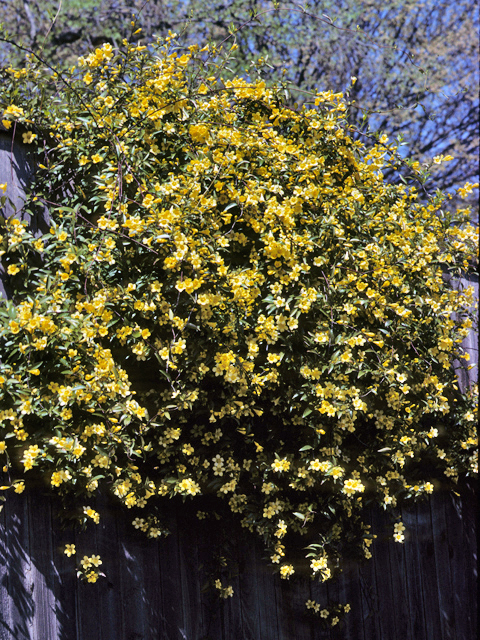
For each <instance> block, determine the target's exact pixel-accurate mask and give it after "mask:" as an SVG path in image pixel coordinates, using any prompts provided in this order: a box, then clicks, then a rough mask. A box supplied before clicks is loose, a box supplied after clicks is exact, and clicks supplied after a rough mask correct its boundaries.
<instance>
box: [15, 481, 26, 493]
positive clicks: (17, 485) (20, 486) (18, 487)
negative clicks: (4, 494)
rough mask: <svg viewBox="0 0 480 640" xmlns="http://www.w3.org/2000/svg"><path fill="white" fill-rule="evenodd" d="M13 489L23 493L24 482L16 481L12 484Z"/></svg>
mask: <svg viewBox="0 0 480 640" xmlns="http://www.w3.org/2000/svg"><path fill="white" fill-rule="evenodd" d="M13 487H14V491H15V493H23V491H24V490H25V483H24V482H16V483H15V484H14V485H13Z"/></svg>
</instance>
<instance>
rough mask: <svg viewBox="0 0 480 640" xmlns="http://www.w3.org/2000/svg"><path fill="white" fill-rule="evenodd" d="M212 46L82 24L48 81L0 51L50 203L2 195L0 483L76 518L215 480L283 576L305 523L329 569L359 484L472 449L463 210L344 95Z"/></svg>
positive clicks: (393, 482) (199, 488)
mask: <svg viewBox="0 0 480 640" xmlns="http://www.w3.org/2000/svg"><path fill="white" fill-rule="evenodd" d="M218 60H219V59H218V52H216V53H215V52H212V51H211V50H209V49H208V47H206V48H204V49H202V50H200V49H198V48H196V49H195V48H194V49H192V50H191V51H188V52H185V51H181V50H179V48H178V46H177V45H176V44H175V41H174V40H173V39H171V38H169V39H167V41H166V42H164V43H159V44H158V47H157V49H156V51H155V52H152V51H150V50H147V49H146V48H145V47H142V46H133V45H128V44H126V45H125V47H124V49H123V50H122V51H121V52H118V51H116V50H114V49H113V48H112V47H111V46H110V45H104V46H103V47H100V48H98V49H96V50H95V51H94V52H92V53H91V54H89V55H88V56H86V57H84V58H83V59H81V60H79V64H78V66H77V67H76V68H74V69H73V70H72V71H71V76H70V77H69V82H68V84H67V85H65V86H63V87H62V89H61V90H59V87H58V86H56V83H59V82H61V80H60V79H59V78H58V77H57V76H53V77H52V76H48V74H47V75H45V74H46V72H45V71H44V70H42V69H40V68H38V67H32V68H31V69H27V70H26V72H25V74H23V75H22V76H21V79H19V78H18V77H16V76H14V75H12V77H11V78H9V75H8V73H7V78H6V81H5V87H4V91H3V96H2V98H1V99H0V115H1V117H2V118H3V121H4V124H5V122H7V123H9V125H11V123H12V122H16V121H18V122H23V123H24V124H28V129H29V130H31V136H30V137H29V139H28V142H30V143H31V146H32V148H34V149H35V150H36V152H37V153H38V158H39V163H38V170H37V172H36V175H35V181H34V183H33V185H32V187H31V189H30V194H31V195H29V197H28V199H27V201H26V203H25V209H26V210H28V212H29V214H32V215H36V216H40V215H41V214H43V212H44V207H48V211H49V225H48V229H47V228H46V229H44V230H43V231H42V230H40V231H39V230H38V229H36V230H34V229H33V228H32V227H31V226H29V225H28V223H27V221H26V218H25V219H18V218H17V217H14V216H12V217H10V218H7V219H2V218H0V255H1V259H2V264H3V266H4V271H5V273H6V278H7V285H8V286H7V290H8V291H9V292H11V296H10V299H9V300H3V301H2V303H1V305H0V349H1V353H2V360H1V362H0V461H1V466H2V467H3V468H4V470H5V473H6V475H7V478H8V480H7V481H5V482H4V490H7V489H8V488H10V487H12V488H13V489H14V490H15V491H17V492H20V491H22V490H23V488H24V486H25V484H24V483H25V482H27V486H28V478H29V477H32V478H33V477H37V478H38V477H41V478H43V480H44V482H45V483H46V484H47V485H48V486H49V487H50V489H51V490H52V491H53V492H55V493H58V494H59V495H61V496H62V497H63V499H64V500H65V501H66V502H68V501H70V503H72V502H73V503H74V504H75V508H76V512H77V515H78V519H79V521H81V522H82V523H84V524H87V523H89V522H93V523H98V522H99V519H100V517H101V514H100V513H99V511H100V508H99V507H97V508H98V509H99V511H97V510H96V509H95V508H93V507H91V506H90V505H92V504H93V505H94V507H95V506H96V504H95V502H94V501H93V500H94V498H95V494H96V493H97V491H100V490H107V491H109V492H110V493H111V495H112V496H113V499H115V500H116V501H118V502H119V503H120V504H122V505H123V506H124V507H125V509H126V510H127V509H128V510H129V511H128V512H127V513H128V514H129V515H130V514H131V521H132V522H133V526H134V527H135V528H136V529H137V530H138V531H140V532H142V533H144V534H145V535H147V536H148V537H150V538H157V537H159V536H161V535H165V534H166V533H167V531H166V528H165V527H164V525H163V524H162V521H161V505H162V502H164V501H165V500H172V501H174V502H176V503H177V504H178V505H179V508H188V503H189V502H190V501H192V502H195V508H197V506H202V500H204V499H205V497H208V498H212V496H213V497H215V499H216V500H217V502H218V504H221V505H222V508H223V513H224V514H229V515H228V517H231V518H233V519H235V520H238V521H239V522H240V524H241V526H242V527H244V528H245V529H246V530H248V531H251V532H253V533H255V534H257V535H258V536H260V537H261V539H262V540H263V541H264V542H265V545H266V548H267V552H268V556H269V557H270V559H271V562H272V564H273V565H274V567H275V568H276V570H277V571H278V572H279V573H280V576H281V577H282V578H285V579H288V578H289V577H290V576H291V575H293V573H294V572H295V571H296V570H298V567H297V559H296V557H295V553H294V550H295V549H296V548H297V547H300V549H303V550H304V549H305V545H306V542H307V543H310V546H308V547H307V548H308V549H309V550H311V551H312V554H313V555H309V556H307V557H309V558H311V560H310V561H309V571H310V575H311V576H312V577H313V578H316V579H320V580H326V579H328V578H330V577H331V576H332V575H334V573H335V571H336V567H338V566H339V562H338V560H339V556H341V554H342V553H343V550H342V549H343V547H342V545H345V544H347V543H346V542H345V541H346V540H349V541H350V542H348V544H356V545H357V546H358V547H359V548H360V549H362V551H363V553H364V555H365V556H367V557H369V555H371V549H373V547H371V543H372V540H373V536H372V534H371V533H370V531H369V528H368V526H367V525H366V524H365V523H364V522H363V507H364V505H363V502H364V497H365V496H368V499H369V500H375V501H376V502H378V503H379V504H381V505H382V506H383V507H385V508H390V509H394V508H395V506H396V505H398V504H400V502H401V501H402V500H404V499H412V500H414V499H416V498H418V497H422V496H425V494H429V493H431V492H432V491H433V489H434V487H436V486H437V485H438V484H439V482H451V481H455V480H456V479H457V478H458V477H459V475H460V474H464V473H474V472H475V470H476V464H477V462H476V459H474V458H475V456H474V452H473V451H472V449H473V448H474V443H475V442H476V440H475V437H476V434H475V432H474V420H473V416H474V415H475V413H474V404H475V390H474V389H473V388H472V389H471V390H468V391H467V392H465V393H462V392H461V391H460V389H459V388H458V384H457V382H456V374H455V371H454V369H453V367H452V364H453V362H454V361H457V362H463V365H458V366H464V367H465V368H468V367H470V366H471V364H469V363H468V357H467V356H468V354H466V353H465V351H464V349H463V347H462V344H461V343H462V340H463V339H464V338H465V337H466V336H467V335H468V333H469V331H470V330H471V327H472V322H473V317H474V313H473V311H472V305H473V291H472V290H471V289H469V288H467V287H462V286H460V285H459V286H456V285H454V282H455V281H458V278H459V277H460V276H461V275H462V274H466V273H468V271H469V270H470V269H471V267H472V264H473V256H474V252H475V247H476V234H475V230H474V228H473V227H472V225H471V224H470V223H469V222H468V220H467V218H468V212H466V211H463V212H460V213H459V214H458V216H457V217H455V216H453V214H452V215H450V214H447V213H446V212H445V211H444V208H443V200H444V198H443V196H442V195H441V194H437V195H436V196H434V197H432V198H430V199H429V200H428V201H422V200H421V199H420V197H419V193H418V191H417V190H416V189H415V186H414V181H415V179H416V174H415V172H414V171H413V170H412V175H411V178H412V184H411V185H405V184H401V183H399V184H391V183H388V182H387V181H386V180H385V178H384V175H385V173H386V172H387V171H389V172H390V173H392V172H394V171H395V170H396V167H397V165H398V163H399V162H401V158H400V156H399V154H398V152H397V149H396V147H395V146H394V145H392V144H390V143H387V142H388V141H384V140H383V141H382V140H381V141H380V142H379V143H378V144H372V145H369V146H366V145H364V144H363V143H362V141H360V140H359V139H358V137H357V136H356V135H355V132H353V131H352V130H351V129H350V127H349V124H348V117H347V116H348V105H346V103H345V100H344V97H343V96H342V95H341V94H334V93H332V92H324V93H318V94H316V95H315V96H312V100H311V102H310V103H308V101H307V103H306V106H304V107H303V108H301V109H296V108H291V107H289V106H288V105H287V104H286V103H285V101H284V98H283V97H282V95H283V94H282V93H281V90H280V88H279V87H274V86H273V87H269V86H268V85H267V84H266V83H265V82H263V81H255V80H251V81H247V80H245V79H242V78H236V79H234V80H229V81H224V80H223V79H222V74H221V65H219V66H217V67H216V66H215V65H216V64H219V63H218ZM32 64H33V63H32ZM42 74H43V75H42ZM30 80H32V82H30ZM33 80H35V82H33ZM40 80H42V82H40ZM22 82H25V84H24V85H22V84H21V83H22ZM19 83H20V84H19ZM32 86H37V87H39V89H38V90H39V91H40V90H41V89H40V87H50V89H51V91H50V94H49V97H48V99H47V97H46V98H45V99H44V100H43V99H42V100H36V99H32V95H33V94H32V91H33V90H32ZM5 126H6V125H5ZM40 134H41V135H40ZM447 160H448V158H447V157H444V158H441V161H442V162H446V161H447ZM435 161H439V162H440V160H439V159H438V158H437V159H436V160H435ZM474 187H475V185H466V186H465V187H464V191H465V192H468V191H469V190H471V189H473V188H474ZM7 188H8V184H7V185H6V186H5V185H0V189H1V190H2V192H3V191H5V190H6V189H7ZM3 197H5V196H2V198H3ZM455 279H456V280H455ZM425 462H428V464H427V465H426V468H428V469H429V470H432V469H435V472H434V473H433V472H431V471H428V472H427V474H426V475H428V477H424V475H422V474H423V469H424V467H425ZM432 473H433V475H432ZM200 513H202V514H203V515H202V518H203V517H204V514H205V513H206V510H205V508H202V510H201V511H200ZM223 521H224V524H225V526H228V523H227V516H226V515H224V518H223ZM347 534H348V535H347ZM395 536H397V537H396V538H395V539H397V540H398V538H400V537H402V540H403V530H400V528H398V527H397V529H395ZM299 540H300V543H299ZM399 541H400V540H399ZM312 544H313V545H314V546H313V547H312V546H311V545H312ZM312 549H313V550H312ZM68 550H69V552H70V553H71V554H73V553H74V551H73V550H72V548H71V547H68ZM65 552H66V553H67V550H66V551H65ZM67 555H68V553H67ZM99 562H100V561H99V560H97V557H96V556H92V557H88V556H85V558H84V559H83V560H82V563H81V566H82V569H81V571H82V572H83V573H82V575H83V576H84V578H85V579H86V580H88V581H90V582H94V581H95V580H96V579H97V578H98V575H99V574H98V571H97V567H98V564H99ZM96 563H97V564H96ZM217 589H218V590H219V592H220V594H221V595H222V597H229V596H230V595H232V592H231V591H230V589H231V588H230V587H224V586H223V585H222V583H221V582H220V583H219V585H217ZM313 608H314V610H315V611H317V605H314V606H313ZM319 611H320V615H322V611H323V610H320V609H319ZM332 624H333V622H332Z"/></svg>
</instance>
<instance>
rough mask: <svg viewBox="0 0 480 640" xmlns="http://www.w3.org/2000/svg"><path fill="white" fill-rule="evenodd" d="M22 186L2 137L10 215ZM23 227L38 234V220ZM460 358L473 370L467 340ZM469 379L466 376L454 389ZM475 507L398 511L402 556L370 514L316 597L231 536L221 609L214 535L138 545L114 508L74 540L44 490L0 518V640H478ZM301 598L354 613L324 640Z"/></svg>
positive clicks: (201, 529)
mask: <svg viewBox="0 0 480 640" xmlns="http://www.w3.org/2000/svg"><path fill="white" fill-rule="evenodd" d="M26 167H27V168H26ZM29 176H30V172H29V170H28V162H27V156H26V154H25V150H24V149H23V148H22V145H18V144H16V145H15V147H14V146H12V141H11V137H10V136H8V135H6V134H5V133H1V132H0V183H1V182H5V181H6V182H8V183H9V195H10V197H12V199H14V200H15V202H16V203H17V208H18V205H21V201H22V193H23V189H24V188H25V185H26V184H27V182H28V180H29ZM5 213H6V215H12V214H13V215H19V214H18V212H17V213H15V212H14V210H11V211H7V212H4V214H5ZM30 222H31V225H32V226H34V228H35V229H36V228H37V227H38V229H39V231H40V227H41V221H40V222H37V221H30ZM1 275H2V274H1V273H0V283H1V280H2V279H1ZM474 284H475V283H474ZM476 286H477V287H478V281H476ZM2 293H3V295H6V293H8V292H5V290H4V289H2V291H0V296H1V295H2ZM466 345H467V347H468V349H469V351H470V353H471V357H472V361H474V362H478V348H477V342H476V337H475V335H474V334H472V335H471V336H470V337H469V338H468V339H467V342H466ZM474 375H475V374H474V370H472V371H471V372H470V374H464V377H463V378H462V379H461V382H462V384H463V385H466V384H468V383H469V382H470V381H471V380H472V379H473V376H474ZM0 481H1V478H0ZM476 495H477V494H476V485H475V484H472V483H465V484H463V485H462V486H461V487H459V490H458V495H457V494H452V493H446V492H445V493H436V494H434V495H433V496H432V497H431V499H430V500H428V501H425V502H423V503H421V504H418V505H416V506H413V507H412V508H410V509H403V514H402V520H403V522H404V524H405V526H406V528H407V540H406V542H405V544H397V543H395V542H393V541H392V539H391V532H392V525H391V523H389V520H388V516H387V515H386V514H385V513H383V512H381V511H380V510H375V509H372V510H371V511H370V512H369V518H370V522H371V524H372V526H373V528H374V530H375V532H376V533H378V534H379V537H378V539H377V540H376V541H375V542H374V554H373V559H372V560H370V561H368V562H366V563H363V564H356V563H352V564H351V565H350V566H348V567H347V569H346V571H345V572H344V574H343V575H342V576H341V577H340V578H338V579H336V580H335V581H331V583H328V582H327V583H325V584H323V585H321V584H317V583H313V582H311V581H310V580H309V579H308V578H306V577H302V576H294V577H293V578H291V580H290V581H283V580H280V579H279V578H278V576H272V574H271V570H270V568H269V567H268V565H267V563H266V562H265V560H263V558H262V549H261V547H260V546H259V545H258V544H257V542H256V541H255V540H254V539H253V538H252V539H250V538H248V534H245V533H238V532H232V535H231V537H230V539H229V542H228V545H227V546H228V552H229V555H230V556H231V559H232V560H233V563H234V566H235V567H236V570H235V573H234V575H233V577H232V579H231V580H230V581H229V582H230V583H231V584H232V586H233V588H234V591H235V594H234V597H233V598H229V599H227V600H225V601H219V600H218V598H217V596H216V594H215V593H213V592H212V590H207V591H202V586H203V585H204V583H205V582H206V581H207V580H208V577H209V567H208V562H209V561H208V558H209V555H210V549H211V546H212V543H213V542H214V541H215V539H216V537H218V535H217V531H216V529H215V524H214V523H213V524H212V523H210V524H202V525H200V524H199V523H198V520H196V519H195V517H194V515H193V513H192V512H191V511H190V510H189V509H188V508H185V507H181V508H179V509H176V510H175V509H172V510H171V511H170V512H169V513H168V514H167V519H168V521H169V523H170V527H171V530H172V532H173V533H172V535H171V536H169V537H168V538H166V539H164V540H160V541H146V540H145V539H144V538H142V537H141V536H139V535H137V534H136V532H135V531H134V529H133V528H132V527H131V525H129V524H127V523H126V519H125V517H124V512H123V509H122V513H120V512H118V508H117V507H116V506H115V505H114V504H110V505H108V507H107V510H106V512H105V507H104V508H103V509H102V514H103V515H102V520H101V522H100V524H99V525H96V526H95V525H91V527H90V528H88V529H87V530H86V531H85V532H78V531H76V532H73V531H71V530H62V529H61V528H60V527H59V525H58V520H57V519H56V518H55V513H54V512H55V509H56V506H55V503H54V502H52V499H51V498H49V497H48V496H47V495H46V493H44V492H42V490H41V489H39V490H38V491H36V492H34V493H28V494H27V495H23V494H22V495H17V494H13V495H9V497H8V500H7V502H6V504H5V507H4V509H3V511H2V512H1V513H0V640H27V639H28V640H340V639H341V640H473V639H474V638H475V637H476V631H477V597H476V596H477V589H476V585H477V555H476V554H477V551H476V550H477V546H476V541H477V540H476V511H477V501H476ZM71 542H75V544H76V546H77V549H78V553H79V554H80V555H81V556H82V555H83V554H88V555H91V554H92V553H95V554H100V556H101V557H102V559H103V565H102V569H104V570H105V574H106V577H104V578H101V579H100V580H99V581H98V582H97V583H96V584H84V583H82V582H80V581H79V580H78V579H77V578H76V576H75V571H74V565H75V563H74V561H73V558H67V557H66V556H65V555H64V554H63V548H64V546H65V544H66V543H71ZM310 598H311V599H314V600H316V601H318V602H321V603H322V604H323V603H325V604H327V603H328V602H329V601H338V602H349V603H350V604H351V606H352V611H351V613H350V614H348V615H347V618H346V621H345V623H344V624H343V625H342V626H337V627H333V628H331V629H328V628H325V627H323V626H322V625H321V624H320V622H319V621H318V619H312V618H309V617H308V612H307V610H306V609H305V605H304V603H305V601H306V600H307V599H310Z"/></svg>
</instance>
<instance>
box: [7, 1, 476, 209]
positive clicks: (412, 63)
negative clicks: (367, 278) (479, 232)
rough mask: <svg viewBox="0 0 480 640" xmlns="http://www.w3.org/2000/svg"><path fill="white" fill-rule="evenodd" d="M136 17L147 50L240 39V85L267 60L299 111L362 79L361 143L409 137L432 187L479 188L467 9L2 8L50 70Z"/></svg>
mask: <svg viewBox="0 0 480 640" xmlns="http://www.w3.org/2000/svg"><path fill="white" fill-rule="evenodd" d="M132 14H134V15H135V19H136V27H137V26H141V27H142V29H143V30H142V33H137V34H136V35H135V36H134V37H133V40H138V39H140V38H141V39H142V42H143V43H148V42H149V41H151V40H152V38H153V37H154V36H155V35H159V36H165V35H167V33H168V31H169V30H172V31H175V32H177V33H178V34H179V35H180V42H182V43H183V44H184V45H185V46H187V45H191V44H194V43H199V42H207V41H212V42H215V43H217V44H218V43H219V42H222V41H224V40H225V39H227V38H230V39H231V40H232V41H233V40H235V41H236V43H237V44H238V52H237V53H238V55H237V56H236V58H235V61H233V62H232V63H231V64H232V66H231V68H230V70H231V74H232V76H233V75H235V74H237V75H238V74H241V75H244V76H245V75H247V76H251V74H252V67H251V64H252V63H251V62H250V61H251V60H252V59H254V58H256V59H257V60H259V59H262V60H264V61H266V62H267V65H268V67H264V71H263V74H264V75H265V77H266V79H267V76H268V79H269V80H270V81H272V80H278V81H283V82H285V83H287V84H288V86H289V91H290V102H291V103H292V104H293V102H294V101H297V102H298V103H303V102H304V101H305V99H306V98H307V97H308V94H309V93H310V92H312V91H315V90H323V91H326V90H333V91H334V92H338V91H345V90H346V89H347V87H349V86H350V78H351V77H352V76H354V77H356V78H357V82H356V83H355V84H354V86H353V87H351V86H350V89H349V92H350V95H349V100H350V101H351V102H352V103H353V104H352V107H351V109H350V122H351V124H352V125H355V126H356V128H357V130H358V133H357V134H356V135H357V136H358V137H360V138H362V139H363V140H364V141H365V134H366V133H368V132H370V131H386V132H387V134H388V135H389V136H390V137H391V138H396V139H400V140H402V139H403V138H405V139H406V140H408V146H407V147H406V149H405V155H409V156H411V157H415V159H416V160H417V161H418V162H419V163H422V164H424V168H425V169H426V170H427V172H428V173H430V174H431V176H432V178H433V180H434V185H435V187H437V186H438V187H439V188H441V189H446V190H451V191H454V189H455V188H457V187H459V186H462V185H463V184H464V183H465V182H466V181H472V182H476V181H477V177H478V159H477V154H478V139H479V135H478V115H477V114H478V85H479V80H478V38H477V33H478V22H479V21H478V7H476V6H475V3H474V2H472V1H471V0H459V1H458V2H456V3H455V6H454V7H453V6H452V4H451V3H450V2H448V1H447V0H426V2H422V3H418V2H416V1H415V0H402V1H401V2H400V1H399V0H387V1H386V2H379V0H368V1H366V2H363V3H361V4H360V3H358V2H356V1H355V0H340V1H339V2H333V0H325V1H320V0H311V1H310V2H308V3H305V4H302V5H301V4H299V3H295V2H291V1H288V0H285V1H281V2H277V3H273V2H269V1H267V0H250V1H244V0H233V1H232V0H231V1H221V0H185V1H176V2H172V1H171V0H146V1H145V0H85V1H82V2H80V1H79V0H63V2H62V1H60V2H58V1H57V0H44V1H42V2H40V1H38V0H6V3H5V8H4V16H5V18H4V19H5V24H6V25H7V26H8V30H9V38H10V39H11V40H13V41H14V42H16V43H17V44H18V43H21V44H23V45H24V46H25V47H27V48H32V49H33V50H34V51H35V52H38V53H41V54H42V55H43V56H44V57H45V58H46V59H47V60H48V61H49V62H50V63H51V64H52V65H53V66H59V65H60V66H61V65H64V66H66V65H69V64H72V63H73V62H74V61H75V59H76V57H77V56H78V55H81V54H83V53H85V52H86V51H87V50H88V49H90V48H91V47H92V46H96V45H98V44H101V43H103V42H109V43H111V44H112V45H114V46H116V45H118V44H120V42H121V41H122V39H123V38H131V37H132V33H131V32H132V28H131V18H132ZM12 59H16V60H17V63H20V60H19V56H18V54H15V52H14V51H12V50H11V49H10V50H9V49H7V48H6V46H5V45H4V46H3V48H2V49H0V61H2V62H3V63H5V62H7V60H8V61H9V63H10V64H11V60H12ZM226 72H227V74H228V70H226ZM360 132H361V133H360ZM399 137H400V138H399ZM442 154H443V155H452V156H453V157H454V160H453V161H452V162H450V163H449V164H448V167H446V168H442V171H441V172H439V171H438V166H437V165H436V164H435V163H434V161H433V158H434V157H438V156H440V155H442ZM387 177H388V178H389V179H397V180H398V179H399V177H398V176H396V177H395V178H394V175H393V173H392V174H391V175H389V176H387ZM472 201H473V195H472ZM453 204H454V205H458V202H454V203H453Z"/></svg>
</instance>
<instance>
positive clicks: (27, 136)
mask: <svg viewBox="0 0 480 640" xmlns="http://www.w3.org/2000/svg"><path fill="white" fill-rule="evenodd" d="M36 137H37V134H36V133H33V131H27V132H26V133H22V138H23V142H24V143H25V144H31V143H32V142H33V141H34V140H35V138H36Z"/></svg>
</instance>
